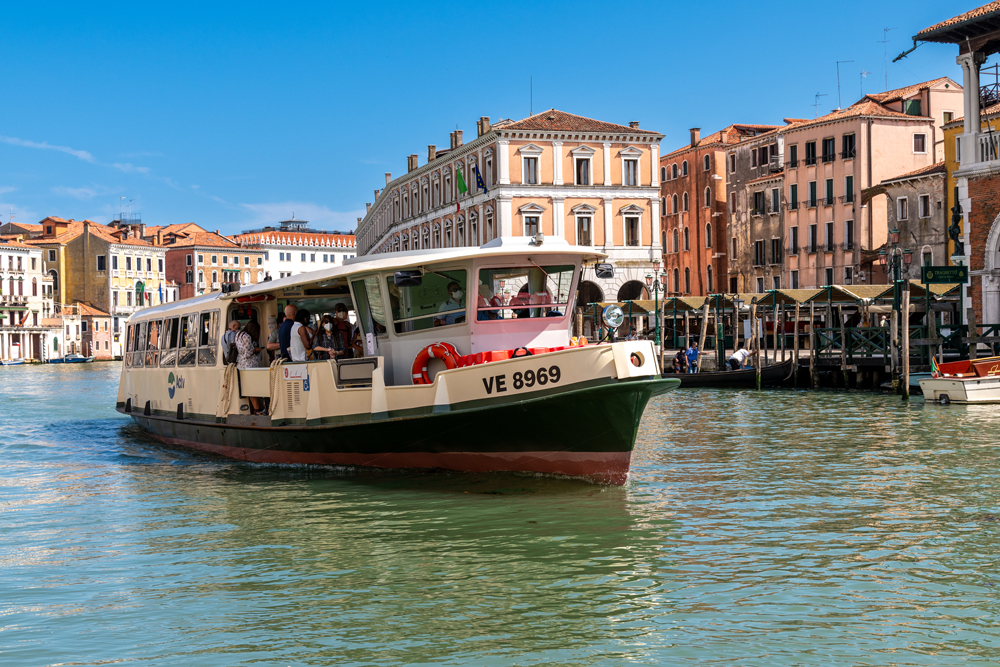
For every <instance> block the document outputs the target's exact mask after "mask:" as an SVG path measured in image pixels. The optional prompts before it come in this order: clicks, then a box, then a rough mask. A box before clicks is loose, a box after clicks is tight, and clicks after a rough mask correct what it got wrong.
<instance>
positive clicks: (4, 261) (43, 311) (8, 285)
mask: <svg viewBox="0 0 1000 667" xmlns="http://www.w3.org/2000/svg"><path fill="white" fill-rule="evenodd" d="M23 241H24V239H23V237H20V236H18V237H14V238H5V239H0V359H35V360H38V361H41V360H43V359H47V358H49V356H51V355H50V354H49V340H50V336H51V334H52V328H51V327H49V326H47V325H46V323H45V320H46V318H48V317H49V316H50V315H51V314H52V312H53V309H54V308H53V303H52V279H51V278H50V277H49V276H48V275H46V274H45V273H44V271H43V263H42V252H41V250H39V249H38V248H35V247H33V246H30V245H28V244H26V243H24V242H23Z"/></svg>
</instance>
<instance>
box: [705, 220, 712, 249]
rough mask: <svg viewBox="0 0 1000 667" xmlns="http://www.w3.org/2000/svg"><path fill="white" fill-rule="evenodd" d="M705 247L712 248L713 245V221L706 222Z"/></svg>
mask: <svg viewBox="0 0 1000 667" xmlns="http://www.w3.org/2000/svg"><path fill="white" fill-rule="evenodd" d="M705 247H706V248H711V247H712V223H711V222H709V223H706V224H705Z"/></svg>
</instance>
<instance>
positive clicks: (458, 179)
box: [455, 167, 469, 213]
mask: <svg viewBox="0 0 1000 667" xmlns="http://www.w3.org/2000/svg"><path fill="white" fill-rule="evenodd" d="M455 185H456V186H457V187H458V193H459V194H462V195H464V194H465V193H466V192H468V191H469V187H468V186H467V185H466V184H465V179H464V178H462V170H461V169H459V168H458V167H455ZM455 207H456V208H455V213H458V212H459V211H461V210H462V203H461V202H460V201H458V199H455Z"/></svg>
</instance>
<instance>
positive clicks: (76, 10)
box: [0, 0, 981, 233]
mask: <svg viewBox="0 0 1000 667" xmlns="http://www.w3.org/2000/svg"><path fill="white" fill-rule="evenodd" d="M366 4H367V3H288V4H287V5H280V4H278V3H271V4H270V5H265V4H251V3H240V4H236V3H234V4H222V3H218V4H217V3H207V2H202V3H182V2H173V3H169V4H166V3H165V4H163V5H162V6H156V5H154V4H153V3H134V2H133V3H122V4H111V3H99V4H97V5H95V6H90V4H89V3H88V4H84V3H74V4H68V3H67V4H60V3H41V2H39V3H7V4H6V6H5V8H4V12H3V21H2V25H3V28H4V29H3V32H2V33H0V77H2V78H0V82H2V89H0V90H2V91H3V104H2V105H0V213H2V217H3V221H4V222H6V221H7V220H8V218H9V216H10V213H11V211H12V212H13V214H14V219H15V220H17V221H21V222H37V221H38V220H39V219H41V218H42V217H44V216H46V215H59V216H63V217H67V218H69V217H73V218H76V219H83V218H90V219H93V220H99V221H107V220H110V219H111V218H112V217H113V216H114V215H115V214H116V213H117V212H118V210H119V206H120V205H121V204H122V203H123V202H124V205H125V209H126V210H128V202H130V201H131V205H132V210H133V211H137V212H141V213H142V216H143V220H144V222H146V224H148V225H151V224H172V223H179V222H196V223H198V224H200V225H202V226H203V227H205V228H207V229H221V230H222V231H223V233H235V232H237V231H240V230H242V229H248V228H252V227H256V226H260V225H262V224H267V223H272V222H275V221H278V220H281V219H285V218H288V217H289V216H291V214H292V212H293V211H294V212H295V216H296V217H297V218H300V219H308V220H311V221H312V222H313V223H314V225H315V226H320V227H325V228H327V229H341V230H345V229H349V228H353V227H354V224H355V220H356V218H357V217H358V216H360V215H362V213H363V211H364V207H365V202H368V201H372V197H373V190H374V189H375V188H380V187H382V186H383V185H384V183H385V180H384V176H383V174H384V172H386V171H390V172H392V173H393V174H394V175H396V176H398V175H399V174H401V173H402V172H403V171H405V169H406V155H408V154H410V153H417V154H418V155H419V156H420V163H421V164H423V163H424V161H425V160H426V158H427V145H428V144H432V143H433V144H436V145H438V146H444V145H447V143H448V133H449V132H451V131H452V130H454V129H456V128H458V129H462V130H464V131H465V136H466V138H468V137H470V136H475V121H476V119H478V118H479V116H490V117H491V118H492V119H493V120H496V119H498V118H523V117H525V116H527V115H528V112H529V77H533V80H534V102H533V104H534V110H535V111H536V112H537V111H540V110H543V109H547V108H549V107H555V108H558V109H562V110H565V111H569V112H572V113H578V114H581V115H585V116H591V117H595V118H599V119H602V120H607V121H611V122H617V123H622V124H624V123H627V122H628V121H631V120H638V121H640V122H641V124H642V127H643V128H646V129H653V130H656V131H659V132H661V133H663V134H664V135H666V136H665V138H664V140H663V143H662V149H663V151H664V152H667V151H669V150H673V149H674V148H676V147H678V146H680V145H683V144H684V143H685V142H686V141H687V140H688V128H690V127H693V126H700V127H701V128H702V129H703V132H705V133H707V132H711V131H714V130H717V129H719V128H720V127H723V126H725V125H727V124H729V123H731V122H747V123H780V122H781V118H783V117H812V116H813V115H814V111H815V109H814V107H813V106H812V105H813V103H814V101H815V99H816V98H815V95H816V93H825V94H826V96H825V97H821V98H820V106H819V112H820V113H823V112H825V111H829V110H830V109H832V108H834V107H836V106H837V75H836V65H835V63H836V61H838V60H853V61H854V62H853V63H845V64H843V65H841V90H842V99H843V104H844V105H847V104H850V103H851V102H853V101H855V100H856V99H857V98H858V97H860V93H861V84H862V79H861V76H860V73H861V71H862V70H867V71H868V72H869V74H868V76H867V78H865V79H864V90H865V92H877V91H881V90H883V89H884V87H885V70H884V68H883V45H882V44H880V43H878V42H879V40H881V39H883V30H882V29H883V28H895V30H892V31H890V33H889V39H890V40H891V42H890V43H889V60H890V61H891V59H892V58H893V56H895V55H896V54H898V53H899V52H900V51H902V50H904V49H905V48H909V47H910V46H911V40H910V36H911V35H913V34H915V33H916V32H917V31H919V30H921V29H923V28H925V27H927V26H929V25H932V24H934V23H937V22H938V21H942V20H944V19H946V18H949V17H951V16H953V15H955V14H958V13H960V12H963V11H967V10H968V9H972V8H974V7H976V6H978V5H979V4H981V1H979V2H976V1H974V2H967V1H965V0H962V1H960V2H958V3H950V6H948V5H949V3H945V4H944V5H943V4H942V3H940V2H917V3H903V2H894V3H873V2H858V1H855V0H846V1H842V2H837V3H784V2H771V3H766V2H765V3H731V2H730V3H727V2H722V3H712V4H702V3H669V4H658V3H644V2H632V3H621V4H615V3H607V2H586V1H579V2H553V3H538V2H534V3H526V4H507V3H470V2H456V3H448V2H435V3H428V4H426V5H422V4H420V3H412V2H408V3H395V2H391V1H386V2H381V3H371V4H367V6H365V5H366ZM859 19H860V20H859ZM956 55H957V48H956V47H954V46H945V45H932V44H925V45H923V46H921V47H920V48H919V49H918V50H917V51H916V52H914V53H913V54H911V55H910V56H909V57H907V58H906V59H904V60H903V61H901V62H900V63H896V64H892V63H890V65H889V71H888V75H889V87H890V88H895V87H898V86H902V85H908V84H910V83H915V82H918V81H923V80H927V79H932V78H936V77H938V76H951V77H952V78H953V79H955V80H957V81H958V82H959V83H961V70H960V68H959V67H958V66H957V65H956V64H955V56H956ZM122 197H124V198H125V199H124V200H122Z"/></svg>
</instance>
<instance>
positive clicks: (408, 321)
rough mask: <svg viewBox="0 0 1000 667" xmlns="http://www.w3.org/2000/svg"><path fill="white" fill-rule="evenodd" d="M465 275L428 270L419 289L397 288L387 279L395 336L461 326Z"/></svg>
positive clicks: (461, 272)
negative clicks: (396, 334)
mask: <svg viewBox="0 0 1000 667" xmlns="http://www.w3.org/2000/svg"><path fill="white" fill-rule="evenodd" d="M467 275H468V274H467V273H466V271H465V270H464V269H451V270H441V269H436V270H433V271H430V270H429V271H427V272H426V273H424V276H423V280H422V282H421V284H420V286H419V287H399V286H397V285H396V283H395V281H394V280H393V277H392V276H389V277H388V279H387V287H388V291H389V305H390V308H391V310H392V321H393V326H394V327H395V329H396V333H405V332H408V331H420V330H422V329H430V328H432V327H443V326H450V325H452V324H462V323H464V322H465V306H466V304H467V303H468V297H467V296H466V289H465V287H466V283H467V282H468V280H467V278H466V276H467Z"/></svg>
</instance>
